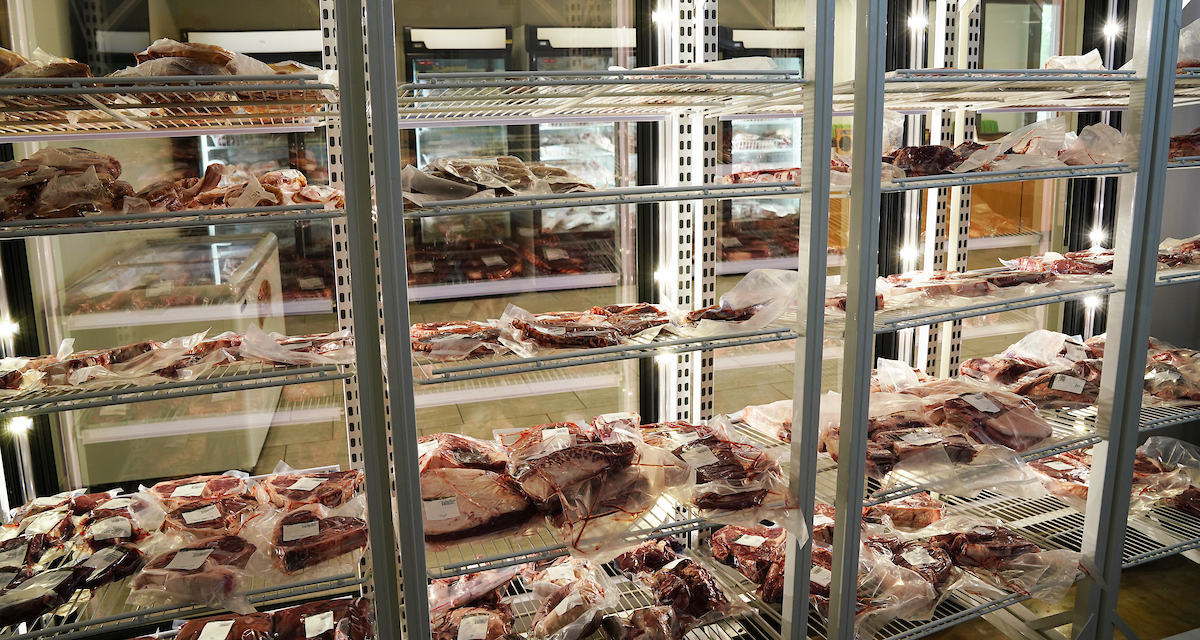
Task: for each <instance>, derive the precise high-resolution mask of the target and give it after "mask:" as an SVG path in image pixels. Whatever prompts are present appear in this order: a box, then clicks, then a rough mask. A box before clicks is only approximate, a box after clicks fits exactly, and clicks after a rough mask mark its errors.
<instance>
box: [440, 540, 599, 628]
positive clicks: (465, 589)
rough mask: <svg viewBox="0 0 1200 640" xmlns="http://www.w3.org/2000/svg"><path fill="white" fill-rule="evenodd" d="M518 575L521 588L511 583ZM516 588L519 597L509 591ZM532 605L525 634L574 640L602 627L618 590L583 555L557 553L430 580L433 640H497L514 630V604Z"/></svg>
mask: <svg viewBox="0 0 1200 640" xmlns="http://www.w3.org/2000/svg"><path fill="white" fill-rule="evenodd" d="M518 576H519V577H520V580H521V582H522V584H523V588H522V589H520V590H514V589H511V588H510V583H511V582H512V581H513V580H514V579H516V578H517V577H518ZM512 591H518V592H519V593H520V595H519V596H514V595H509V593H510V592H512ZM517 599H520V600H532V604H534V606H536V611H535V613H534V615H533V619H532V622H531V623H530V626H529V629H528V630H527V631H526V635H527V637H529V638H531V639H534V640H546V639H550V638H553V639H554V640H578V639H579V638H585V637H587V636H589V635H591V634H592V633H593V632H595V631H596V630H597V629H598V628H599V626H600V614H601V612H602V611H603V610H604V609H606V608H608V607H611V606H612V605H613V604H615V603H616V600H617V594H616V592H615V590H614V588H613V586H612V585H611V584H610V582H609V580H608V579H607V576H606V575H605V573H604V571H603V570H602V569H599V568H597V567H594V566H593V564H592V563H591V562H590V561H588V560H585V559H581V558H572V557H569V556H564V557H560V558H557V559H554V560H551V561H545V562H539V563H530V564H525V565H519V566H516V567H510V568H505V569H496V570H490V571H481V572H478V573H471V574H466V575H462V576H455V577H450V578H438V579H435V580H433V581H431V582H430V585H429V603H430V614H431V615H430V617H431V618H432V625H433V640H458V639H459V638H461V639H463V640H468V639H469V640H498V639H499V638H501V637H503V636H507V635H508V634H510V633H512V631H513V622H514V616H513V604H514V602H515V601H516V600H517Z"/></svg>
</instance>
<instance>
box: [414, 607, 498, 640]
mask: <svg viewBox="0 0 1200 640" xmlns="http://www.w3.org/2000/svg"><path fill="white" fill-rule="evenodd" d="M475 616H485V617H486V618H487V622H486V624H485V627H484V628H485V629H486V631H485V632H484V637H483V638H482V639H481V640H498V639H499V638H502V637H504V636H507V635H508V634H509V633H510V632H511V631H512V622H513V618H512V613H511V611H497V610H494V609H484V608H481V607H462V608H459V609H455V610H453V611H451V612H450V613H448V614H446V617H444V618H442V620H441V622H439V623H438V624H436V625H435V626H434V628H433V635H432V640H458V636H459V629H460V627H461V626H462V624H463V622H464V620H466V619H468V618H472V617H475Z"/></svg>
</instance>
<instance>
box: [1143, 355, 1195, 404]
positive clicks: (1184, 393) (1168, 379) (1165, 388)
mask: <svg viewBox="0 0 1200 640" xmlns="http://www.w3.org/2000/svg"><path fill="white" fill-rule="evenodd" d="M1145 388H1146V393H1149V394H1150V395H1152V396H1155V397H1158V398H1162V399H1164V400H1200V385H1197V384H1196V383H1195V382H1193V381H1191V380H1188V379H1187V378H1185V377H1184V375H1183V374H1182V373H1180V371H1179V369H1177V368H1175V367H1173V366H1171V365H1169V364H1166V363H1163V362H1155V363H1154V364H1152V365H1150V366H1148V367H1146V381H1145Z"/></svg>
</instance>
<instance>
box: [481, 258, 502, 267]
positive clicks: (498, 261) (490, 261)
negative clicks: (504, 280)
mask: <svg viewBox="0 0 1200 640" xmlns="http://www.w3.org/2000/svg"><path fill="white" fill-rule="evenodd" d="M481 259H482V260H483V263H484V264H486V265H487V266H489V267H503V266H504V258H501V257H500V256H484V257H483V258H481Z"/></svg>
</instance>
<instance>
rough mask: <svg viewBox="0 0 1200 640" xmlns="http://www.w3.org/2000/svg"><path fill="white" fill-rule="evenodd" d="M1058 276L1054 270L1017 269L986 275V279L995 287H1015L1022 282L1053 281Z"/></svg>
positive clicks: (1038, 282) (1044, 282) (1040, 282)
mask: <svg viewBox="0 0 1200 640" xmlns="http://www.w3.org/2000/svg"><path fill="white" fill-rule="evenodd" d="M1056 277H1057V276H1056V275H1055V274H1054V272H1052V271H1035V272H1023V271H1017V272H1012V273H997V274H995V275H990V276H984V278H983V279H984V280H986V281H987V283H988V284H990V285H992V286H994V287H1001V288H1003V287H1015V286H1018V285H1022V284H1046V283H1047V282H1052V281H1054V279H1055V278H1056Z"/></svg>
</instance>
